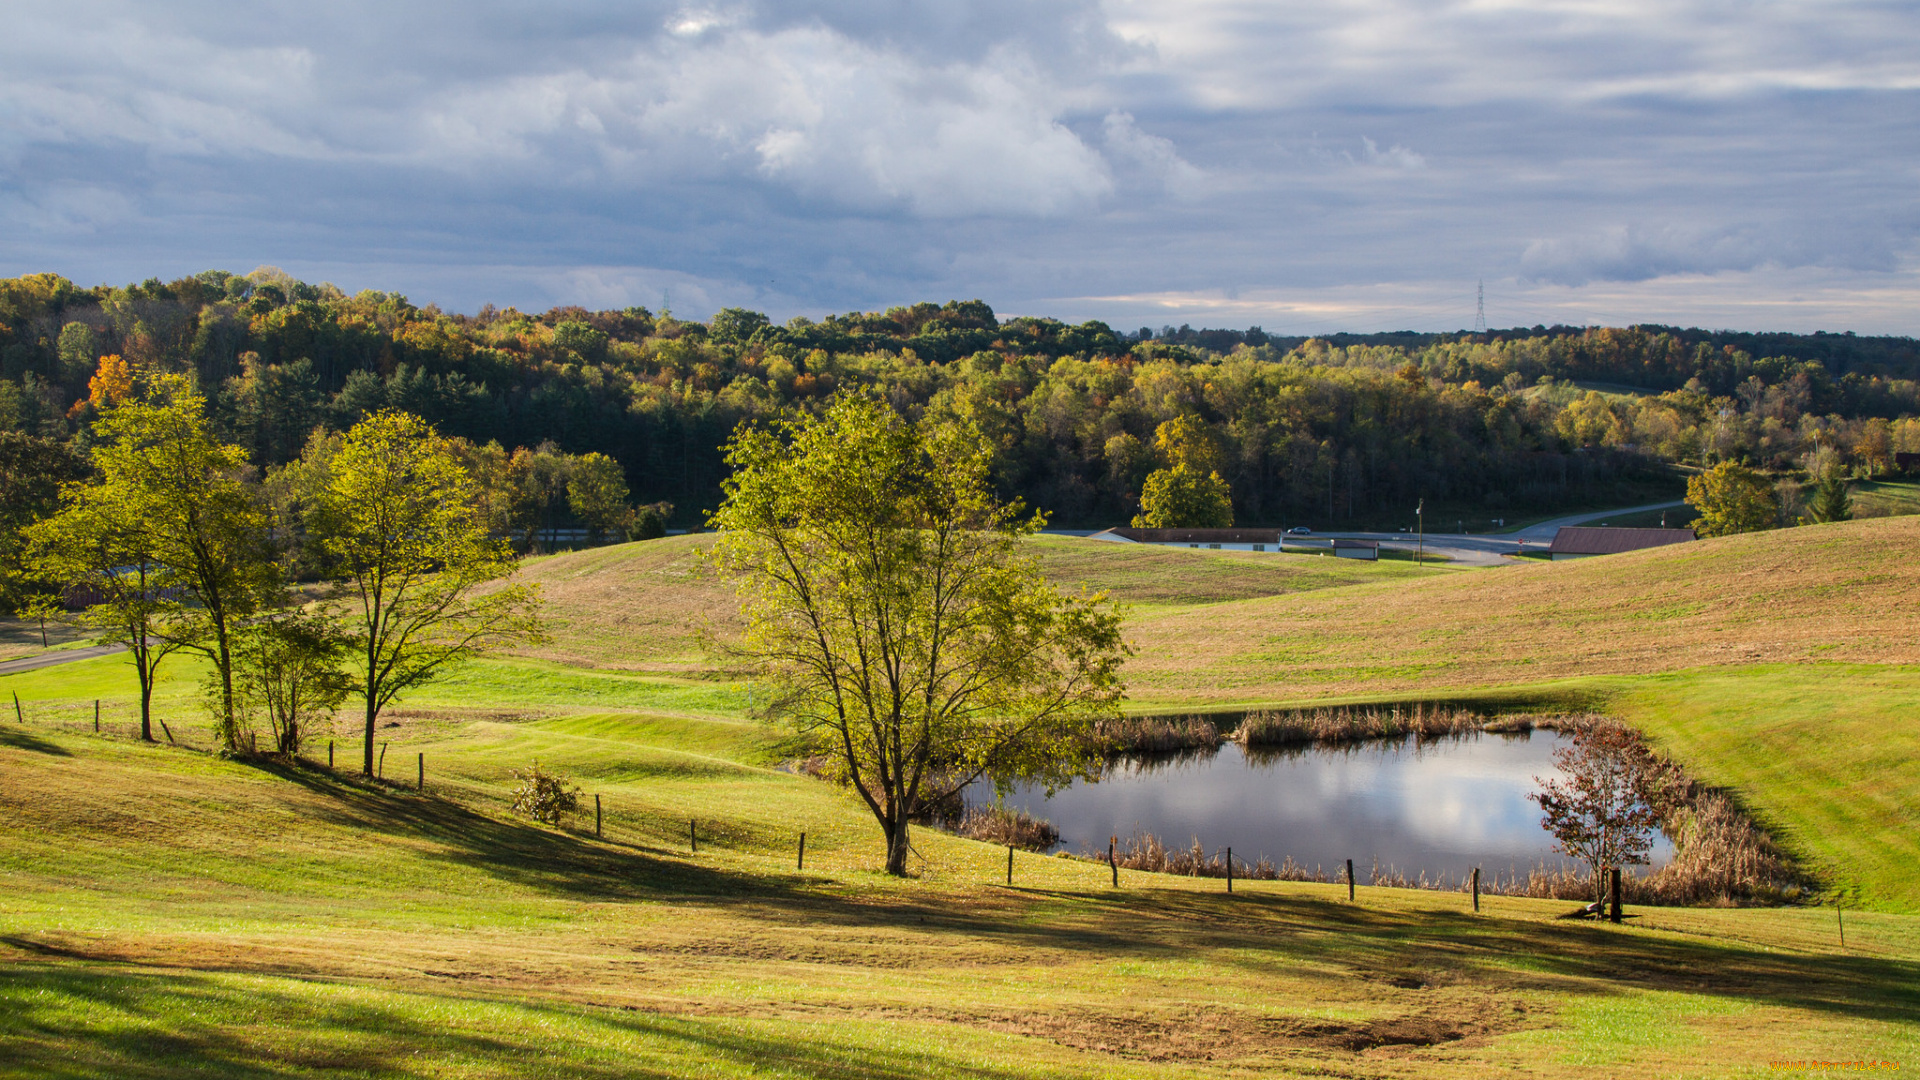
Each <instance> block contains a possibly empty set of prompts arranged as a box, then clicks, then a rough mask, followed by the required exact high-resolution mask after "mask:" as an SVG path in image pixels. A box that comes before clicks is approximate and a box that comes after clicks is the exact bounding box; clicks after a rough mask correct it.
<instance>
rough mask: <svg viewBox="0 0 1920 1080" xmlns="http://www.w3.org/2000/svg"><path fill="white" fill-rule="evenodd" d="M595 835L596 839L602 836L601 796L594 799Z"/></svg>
mask: <svg viewBox="0 0 1920 1080" xmlns="http://www.w3.org/2000/svg"><path fill="white" fill-rule="evenodd" d="M593 835H594V836H595V837H596V838H598V837H599V835H600V796H598V795H595V796H594V797H593Z"/></svg>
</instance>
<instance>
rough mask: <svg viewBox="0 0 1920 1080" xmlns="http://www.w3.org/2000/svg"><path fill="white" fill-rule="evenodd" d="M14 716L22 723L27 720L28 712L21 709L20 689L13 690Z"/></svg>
mask: <svg viewBox="0 0 1920 1080" xmlns="http://www.w3.org/2000/svg"><path fill="white" fill-rule="evenodd" d="M13 718H14V719H15V720H18V721H20V723H22V724H25V723H26V722H27V714H26V713H25V712H22V711H21V709H20V691H18V690H15V691H14V692H13Z"/></svg>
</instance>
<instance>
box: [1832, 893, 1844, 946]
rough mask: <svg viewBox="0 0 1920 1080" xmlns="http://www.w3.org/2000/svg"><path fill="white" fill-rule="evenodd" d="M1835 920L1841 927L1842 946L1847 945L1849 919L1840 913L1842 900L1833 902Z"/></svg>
mask: <svg viewBox="0 0 1920 1080" xmlns="http://www.w3.org/2000/svg"><path fill="white" fill-rule="evenodd" d="M1833 921H1834V923H1835V924H1836V925H1838V926H1839V927H1840V947H1841V948H1843V949H1844V948H1846V947H1847V920H1846V918H1845V917H1844V916H1842V915H1841V914H1840V901H1838V900H1835V901H1834V902H1833Z"/></svg>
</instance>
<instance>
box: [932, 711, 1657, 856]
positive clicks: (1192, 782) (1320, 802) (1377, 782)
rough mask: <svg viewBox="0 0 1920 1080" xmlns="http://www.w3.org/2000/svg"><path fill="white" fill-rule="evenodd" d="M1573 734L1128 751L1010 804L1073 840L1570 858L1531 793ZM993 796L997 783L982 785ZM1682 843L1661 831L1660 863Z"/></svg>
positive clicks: (1243, 851)
mask: <svg viewBox="0 0 1920 1080" xmlns="http://www.w3.org/2000/svg"><path fill="white" fill-rule="evenodd" d="M1563 739H1564V737H1563V736H1561V735H1558V734H1556V733H1553V732H1546V731H1539V732H1533V733H1531V734H1519V735H1469V736H1465V737H1461V738H1446V739H1437V740H1428V741H1426V742H1418V741H1416V740H1414V739H1413V738H1411V737H1409V738H1406V739H1404V740H1401V739H1389V740H1373V741H1369V742H1363V743H1352V744H1347V745H1343V746H1331V747H1310V748H1301V749H1289V750H1286V751H1278V752H1276V751H1259V750H1256V751H1254V752H1253V754H1252V755H1251V756H1250V755H1249V754H1247V753H1246V752H1244V751H1242V750H1241V749H1240V748H1239V747H1238V746H1237V745H1235V744H1233V743H1228V744H1226V745H1225V746H1222V747H1221V748H1220V750H1219V752H1218V753H1214V754H1209V755H1202V756H1190V757H1184V758H1175V759H1170V760H1169V759H1159V760H1152V761H1144V760H1143V761H1125V762H1122V763H1120V764H1119V765H1118V766H1117V767H1116V768H1115V769H1114V770H1113V771H1112V772H1111V773H1110V774H1109V775H1108V776H1106V777H1105V778H1103V779H1102V780H1101V781H1100V782H1099V783H1097V784H1085V783H1082V784H1075V785H1074V786H1073V787H1071V788H1068V789H1066V790H1064V791H1060V792H1056V793H1055V794H1054V796H1053V797H1052V798H1051V799H1049V798H1047V797H1046V793H1045V792H1044V791H1043V790H1036V789H1020V790H1016V791H1015V792H1014V794H1012V795H1010V796H1008V797H1007V799H1006V800H1005V805H1007V806H1008V807H1009V808H1014V809H1022V810H1025V811H1027V812H1028V813H1029V814H1032V815H1033V816H1035V817H1041V818H1046V819H1047V820H1049V821H1051V822H1053V824H1054V827H1055V828H1058V829H1059V830H1060V846H1061V847H1062V848H1065V849H1066V850H1069V851H1075V852H1079V851H1095V850H1098V851H1101V852H1104V851H1105V850H1106V844H1107V837H1109V836H1113V835H1118V836H1120V837H1121V838H1122V840H1123V841H1124V839H1125V838H1126V837H1127V836H1128V834H1130V833H1133V832H1134V831H1136V830H1139V831H1144V832H1150V833H1153V834H1154V835H1155V836H1157V837H1159V838H1160V839H1161V841H1162V842H1163V843H1167V844H1169V845H1170V846H1175V845H1178V846H1185V845H1186V844H1188V843H1190V842H1191V840H1192V838H1193V837H1196V836H1197V837H1199V838H1200V839H1201V841H1202V842H1203V843H1204V844H1205V845H1206V847H1207V849H1208V850H1209V851H1214V852H1217V851H1219V850H1220V849H1221V848H1224V847H1232V848H1233V853H1234V861H1235V862H1238V861H1240V860H1241V859H1242V858H1244V859H1246V860H1248V861H1254V860H1257V859H1259V858H1261V857H1263V856H1264V857H1266V858H1268V859H1271V860H1273V862H1274V863H1275V864H1276V865H1278V864H1280V863H1281V862H1283V861H1284V860H1285V859H1287V858H1288V857H1292V859H1293V860H1294V861H1295V862H1297V863H1300V864H1302V865H1304V866H1306V867H1307V868H1308V869H1312V868H1314V867H1315V866H1319V867H1322V868H1324V869H1325V870H1326V871H1327V872H1328V873H1329V874H1331V873H1332V872H1333V871H1334V869H1335V867H1337V866H1340V865H1342V864H1343V863H1344V861H1345V860H1347V859H1352V860H1353V862H1354V866H1355V868H1356V870H1357V871H1358V874H1357V876H1358V877H1359V878H1360V880H1361V881H1362V882H1364V881H1366V880H1367V871H1368V868H1370V867H1374V866H1378V867H1379V868H1380V869H1381V870H1382V871H1385V870H1387V869H1389V868H1391V869H1393V870H1396V871H1398V872H1400V873H1402V874H1405V875H1407V876H1408V877H1417V876H1419V875H1420V874H1422V873H1424V874H1426V875H1427V876H1428V877H1429V878H1433V877H1445V878H1448V879H1458V878H1460V877H1462V876H1463V875H1464V874H1465V873H1466V872H1467V871H1469V870H1471V869H1472V868H1473V867H1475V866H1479V867H1481V868H1482V872H1483V873H1485V874H1488V875H1492V874H1495V873H1498V874H1499V875H1500V876H1501V877H1505V876H1507V874H1508V873H1509V872H1510V871H1517V872H1519V873H1520V874H1522V875H1524V874H1525V872H1526V871H1527V870H1529V869H1531V868H1532V867H1534V866H1535V865H1538V864H1546V865H1548V866H1560V865H1563V864H1565V863H1566V862H1567V860H1566V858H1565V857H1564V856H1562V855H1559V854H1558V853H1556V852H1555V851H1554V850H1553V838H1552V837H1551V836H1550V835H1548V833H1547V832H1546V830H1544V829H1542V828H1541V827H1540V808H1539V806H1538V805H1537V804H1535V803H1533V802H1531V801H1529V800H1528V798H1527V796H1528V795H1529V794H1531V793H1532V792H1534V791H1536V790H1538V787H1539V785H1537V784H1536V783H1534V777H1536V776H1539V777H1547V778H1551V777H1555V776H1558V775H1559V773H1558V771H1557V770H1556V769H1555V768H1554V766H1553V751H1554V749H1555V748H1556V747H1558V746H1561V745H1563ZM969 794H970V795H971V796H972V797H973V799H974V801H976V802H986V801H991V799H992V790H991V788H987V787H981V788H977V789H976V790H974V791H972V792H970V793H969ZM1671 854H1672V848H1671V846H1670V845H1669V844H1668V843H1667V842H1666V840H1665V838H1663V837H1656V838H1655V841H1654V851H1653V865H1654V866H1659V865H1661V864H1662V863H1664V862H1666V861H1667V859H1668V858H1669V857H1670V856H1671Z"/></svg>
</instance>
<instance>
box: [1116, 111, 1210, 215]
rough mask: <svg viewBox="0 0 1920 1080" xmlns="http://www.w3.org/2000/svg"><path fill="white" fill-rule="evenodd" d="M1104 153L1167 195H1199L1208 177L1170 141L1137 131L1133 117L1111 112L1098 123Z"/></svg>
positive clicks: (1189, 196) (1182, 196)
mask: <svg viewBox="0 0 1920 1080" xmlns="http://www.w3.org/2000/svg"><path fill="white" fill-rule="evenodd" d="M1101 126H1102V128H1103V129H1104V130H1105V134H1106V147H1107V152H1108V153H1110V154H1112V155H1113V156H1114V157H1115V158H1116V159H1118V160H1120V161H1123V162H1126V163H1128V164H1130V165H1132V166H1134V167H1135V168H1137V169H1138V170H1139V171H1140V172H1141V173H1143V174H1144V175H1146V176H1147V177H1149V178H1150V179H1152V180H1153V182H1154V183H1156V184H1158V185H1159V186H1160V187H1162V188H1163V189H1165V190H1166V191H1167V192H1168V193H1169V194H1172V195H1175V196H1179V197H1181V198H1193V197H1195V196H1198V195H1200V194H1201V193H1202V191H1203V190H1204V188H1205V185H1206V181H1207V176H1206V174H1205V173H1203V172H1201V171H1200V170H1199V169H1197V168H1195V167H1194V166H1193V165H1192V163H1190V162H1188V161H1187V160H1186V159H1185V158H1183V157H1181V156H1180V151H1179V150H1178V149H1176V148H1175V147H1174V145H1173V141H1172V140H1170V139H1163V138H1161V137H1160V136H1158V135H1149V134H1147V133H1146V132H1144V131H1141V130H1140V126H1139V125H1138V124H1137V123H1135V122H1134V119H1133V114H1132V113H1127V112H1121V111H1119V110H1117V109H1116V110H1114V111H1112V112H1109V113H1108V114H1107V116H1106V119H1105V120H1103V121H1102V122H1101Z"/></svg>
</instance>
